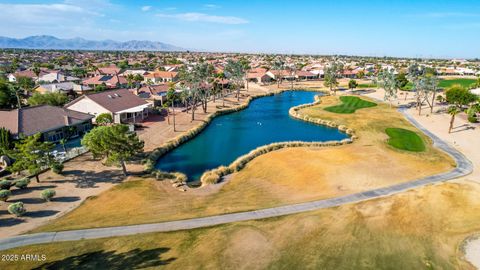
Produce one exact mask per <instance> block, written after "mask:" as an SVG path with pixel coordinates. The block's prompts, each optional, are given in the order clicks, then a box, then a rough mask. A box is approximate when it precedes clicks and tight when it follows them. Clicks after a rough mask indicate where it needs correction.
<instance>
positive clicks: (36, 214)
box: [24, 209, 59, 218]
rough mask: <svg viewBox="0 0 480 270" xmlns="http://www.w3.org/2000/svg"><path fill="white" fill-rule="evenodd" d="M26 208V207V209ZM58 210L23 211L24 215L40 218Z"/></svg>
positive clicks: (51, 214)
mask: <svg viewBox="0 0 480 270" xmlns="http://www.w3.org/2000/svg"><path fill="white" fill-rule="evenodd" d="M27 210H28V209H27ZM58 212H59V211H57V210H39V211H33V212H28V211H27V213H25V215H24V216H26V217H31V218H41V217H49V216H53V215H55V214H57V213H58Z"/></svg>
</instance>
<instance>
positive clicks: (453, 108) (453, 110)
mask: <svg viewBox="0 0 480 270" xmlns="http://www.w3.org/2000/svg"><path fill="white" fill-rule="evenodd" d="M447 112H448V114H450V115H451V116H452V118H450V126H449V127H448V133H451V132H452V129H453V122H454V121H455V116H456V115H457V114H458V113H460V110H459V109H458V108H457V107H456V106H449V107H448V109H447Z"/></svg>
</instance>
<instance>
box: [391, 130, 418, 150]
mask: <svg viewBox="0 0 480 270" xmlns="http://www.w3.org/2000/svg"><path fill="white" fill-rule="evenodd" d="M385 132H386V133H387V135H388V136H389V137H390V139H388V144H389V145H391V146H393V147H395V148H397V149H400V150H406V151H412V152H422V151H425V144H424V142H423V140H422V138H420V136H418V134H417V133H415V132H413V131H410V130H407V129H403V128H387V129H385Z"/></svg>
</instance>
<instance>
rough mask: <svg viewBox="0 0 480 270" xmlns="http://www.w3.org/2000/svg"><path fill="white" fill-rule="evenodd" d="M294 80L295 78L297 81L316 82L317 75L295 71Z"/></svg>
mask: <svg viewBox="0 0 480 270" xmlns="http://www.w3.org/2000/svg"><path fill="white" fill-rule="evenodd" d="M295 78H297V80H304V81H307V80H316V79H318V74H315V73H312V72H310V71H304V70H297V72H295Z"/></svg>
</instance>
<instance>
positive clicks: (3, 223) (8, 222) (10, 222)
mask: <svg viewBox="0 0 480 270" xmlns="http://www.w3.org/2000/svg"><path fill="white" fill-rule="evenodd" d="M23 222H25V221H24V220H23V219H20V218H14V217H11V218H0V228H1V227H10V226H15V225H18V224H20V223H23Z"/></svg>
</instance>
